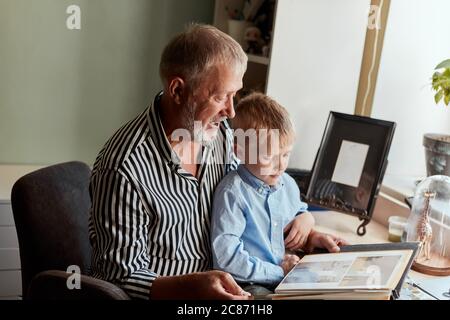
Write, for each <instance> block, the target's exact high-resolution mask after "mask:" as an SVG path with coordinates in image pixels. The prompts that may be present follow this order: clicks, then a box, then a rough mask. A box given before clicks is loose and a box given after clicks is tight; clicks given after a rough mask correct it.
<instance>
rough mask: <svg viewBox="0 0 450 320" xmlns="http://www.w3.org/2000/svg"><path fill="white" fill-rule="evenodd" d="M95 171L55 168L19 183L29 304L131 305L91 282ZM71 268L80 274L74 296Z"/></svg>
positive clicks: (74, 165)
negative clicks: (82, 302) (91, 194)
mask: <svg viewBox="0 0 450 320" xmlns="http://www.w3.org/2000/svg"><path fill="white" fill-rule="evenodd" d="M90 174H91V171H90V168H89V167H88V166H87V165H86V164H84V163H81V162H70V163H64V164H59V165H54V166H50V167H47V168H44V169H41V170H38V171H35V172H33V173H30V174H28V175H26V176H24V177H22V178H20V179H19V180H18V181H17V182H16V183H15V184H14V187H13V190H12V195H11V201H12V208H13V214H14V220H15V223H16V228H17V236H18V239H19V247H20V259H21V267H22V288H23V297H24V299H129V297H128V296H127V294H126V293H125V292H124V291H123V290H122V289H120V288H119V287H117V286H115V285H114V284H112V283H109V282H105V281H102V280H99V279H94V278H92V277H89V276H87V274H88V270H89V267H90V263H91V247H90V243H89V234H88V219H89V208H90V204H91V202H90V197H89V189H88V187H89V179H90ZM69 266H77V267H79V268H80V271H81V288H80V289H72V290H70V289H69V288H68V286H67V279H68V278H69V277H70V276H72V274H71V273H67V269H68V267H69Z"/></svg>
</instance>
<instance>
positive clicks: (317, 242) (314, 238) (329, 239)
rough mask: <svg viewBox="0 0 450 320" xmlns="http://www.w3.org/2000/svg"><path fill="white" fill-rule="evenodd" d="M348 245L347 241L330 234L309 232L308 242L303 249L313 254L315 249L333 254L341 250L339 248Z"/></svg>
mask: <svg viewBox="0 0 450 320" xmlns="http://www.w3.org/2000/svg"><path fill="white" fill-rule="evenodd" d="M346 245H349V243H348V242H347V241H345V240H344V239H341V238H339V237H336V236H333V235H331V234H326V233H322V232H318V231H315V230H313V231H311V233H310V235H309V238H308V242H307V244H306V247H305V251H306V252H313V250H314V249H315V248H322V249H327V250H328V251H329V252H332V253H335V252H339V251H340V250H341V248H340V247H342V246H346Z"/></svg>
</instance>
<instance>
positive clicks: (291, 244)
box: [284, 212, 315, 250]
mask: <svg viewBox="0 0 450 320" xmlns="http://www.w3.org/2000/svg"><path fill="white" fill-rule="evenodd" d="M314 223H315V221H314V217H313V216H312V214H311V213H309V212H304V213H302V214H301V215H299V216H298V217H296V218H295V219H294V220H292V221H291V222H290V223H289V224H288V225H287V226H286V227H285V228H284V234H287V236H286V238H285V240H284V245H285V247H286V249H288V250H298V249H302V248H304V247H305V245H306V242H307V241H308V236H309V233H310V232H311V230H312V228H314Z"/></svg>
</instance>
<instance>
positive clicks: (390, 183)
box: [381, 174, 423, 202]
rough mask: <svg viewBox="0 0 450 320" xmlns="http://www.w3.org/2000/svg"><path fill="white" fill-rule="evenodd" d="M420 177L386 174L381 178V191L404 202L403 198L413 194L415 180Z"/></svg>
mask: <svg viewBox="0 0 450 320" xmlns="http://www.w3.org/2000/svg"><path fill="white" fill-rule="evenodd" d="M421 179H423V177H415V176H403V175H389V174H386V175H385V177H384V179H383V185H382V187H381V192H382V193H384V194H386V195H388V196H390V197H392V198H394V199H396V200H398V201H401V202H404V200H405V198H407V197H412V196H414V191H415V189H416V182H417V181H419V180H421Z"/></svg>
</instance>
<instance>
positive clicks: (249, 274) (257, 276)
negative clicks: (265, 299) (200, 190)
mask: <svg viewBox="0 0 450 320" xmlns="http://www.w3.org/2000/svg"><path fill="white" fill-rule="evenodd" d="M218 189H219V188H218ZM238 202H239V201H238V199H237V197H236V195H235V193H234V192H233V191H232V190H222V189H219V190H218V191H216V193H215V199H214V203H213V213H212V221H211V231H212V232H211V243H212V251H213V264H214V268H215V269H219V270H222V271H226V272H228V273H230V274H231V275H232V276H233V277H234V278H235V279H236V280H237V281H240V282H255V283H259V284H274V283H278V282H280V281H281V280H282V279H283V277H284V272H283V269H282V268H281V267H280V266H278V265H276V264H273V263H270V262H266V261H263V260H261V259H260V258H258V257H255V256H251V255H250V254H249V253H248V251H246V250H245V248H244V243H243V241H242V239H241V236H242V234H243V232H244V230H245V227H246V220H245V215H244V211H243V210H242V209H241V208H240V206H239V204H238Z"/></svg>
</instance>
